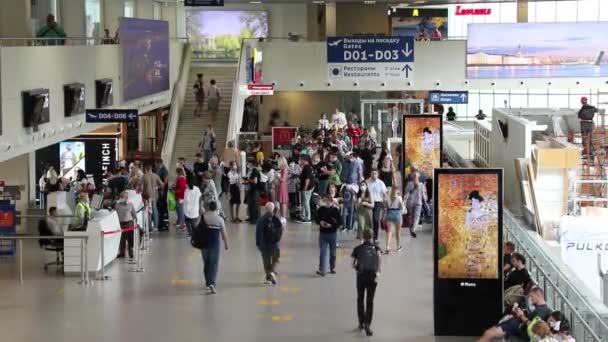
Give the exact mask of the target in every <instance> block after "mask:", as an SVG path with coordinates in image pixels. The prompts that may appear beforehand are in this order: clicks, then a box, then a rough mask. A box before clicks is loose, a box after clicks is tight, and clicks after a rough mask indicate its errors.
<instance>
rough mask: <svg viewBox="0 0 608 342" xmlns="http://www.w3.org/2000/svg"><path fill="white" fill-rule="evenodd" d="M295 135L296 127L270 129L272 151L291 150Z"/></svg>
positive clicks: (296, 132)
mask: <svg viewBox="0 0 608 342" xmlns="http://www.w3.org/2000/svg"><path fill="white" fill-rule="evenodd" d="M296 134H298V128H297V127H272V150H273V151H279V150H291V145H292V143H293V138H295V136H296Z"/></svg>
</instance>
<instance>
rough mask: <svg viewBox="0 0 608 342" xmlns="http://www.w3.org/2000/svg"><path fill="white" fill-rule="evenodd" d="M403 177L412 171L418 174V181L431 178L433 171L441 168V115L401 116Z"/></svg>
mask: <svg viewBox="0 0 608 342" xmlns="http://www.w3.org/2000/svg"><path fill="white" fill-rule="evenodd" d="M402 126H403V134H402V139H403V160H404V161H405V163H404V165H405V168H404V170H403V177H404V179H407V178H408V176H409V175H410V173H411V171H412V170H414V169H415V170H417V171H418V172H420V179H421V180H425V179H430V178H432V177H433V169H435V168H437V167H441V151H442V146H443V145H442V143H443V122H442V118H441V115H430V114H429V115H420V114H414V115H411V114H406V115H403V125H402Z"/></svg>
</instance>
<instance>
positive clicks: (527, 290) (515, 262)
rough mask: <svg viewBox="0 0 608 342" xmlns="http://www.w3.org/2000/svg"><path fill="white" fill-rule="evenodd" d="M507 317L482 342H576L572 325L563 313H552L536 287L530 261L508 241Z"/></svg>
mask: <svg viewBox="0 0 608 342" xmlns="http://www.w3.org/2000/svg"><path fill="white" fill-rule="evenodd" d="M503 252H504V256H503V265H504V266H503V272H504V287H503V288H504V290H505V292H504V301H505V303H504V306H505V307H506V310H505V312H504V317H503V318H502V319H500V320H499V322H498V323H497V324H496V325H495V326H493V327H491V328H489V329H487V330H486V331H485V332H484V334H483V335H482V336H481V338H480V340H479V341H480V342H490V341H493V340H494V339H497V338H505V339H507V340H524V341H527V340H530V341H534V342H558V341H567V342H574V341H575V339H574V337H573V331H572V326H571V324H570V321H569V320H568V318H567V317H566V316H565V313H563V312H561V311H554V310H552V309H551V308H550V307H549V306H548V304H547V302H546V301H545V292H544V291H543V289H542V288H541V287H539V286H538V284H535V283H534V281H533V280H532V278H531V277H530V273H529V272H528V269H527V268H526V257H525V256H524V255H523V254H521V253H518V252H515V245H514V244H513V243H512V242H510V241H508V242H506V243H505V245H504V247H503Z"/></svg>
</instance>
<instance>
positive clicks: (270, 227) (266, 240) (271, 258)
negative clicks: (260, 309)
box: [255, 202, 283, 285]
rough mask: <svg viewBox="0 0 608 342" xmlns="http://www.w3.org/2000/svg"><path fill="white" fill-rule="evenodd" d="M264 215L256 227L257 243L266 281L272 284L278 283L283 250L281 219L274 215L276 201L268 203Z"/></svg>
mask: <svg viewBox="0 0 608 342" xmlns="http://www.w3.org/2000/svg"><path fill="white" fill-rule="evenodd" d="M264 208H265V212H264V215H262V216H261V217H260V218H259V219H258V221H257V223H256V229H255V245H256V246H257V247H258V249H259V250H260V253H261V254H262V262H263V263H264V272H266V282H267V283H271V284H272V285H276V284H277V276H276V273H275V269H276V265H277V264H278V263H279V257H280V256H281V250H280V249H279V242H280V241H281V236H282V232H283V224H282V223H281V220H280V219H279V218H278V217H276V216H275V215H274V211H275V210H274V209H275V207H274V203H272V202H268V203H266V206H265V207H264Z"/></svg>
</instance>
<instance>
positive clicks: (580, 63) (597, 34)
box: [467, 22, 608, 78]
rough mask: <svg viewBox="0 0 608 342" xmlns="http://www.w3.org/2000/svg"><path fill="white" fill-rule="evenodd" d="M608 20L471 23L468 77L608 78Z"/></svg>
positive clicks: (468, 47)
mask: <svg viewBox="0 0 608 342" xmlns="http://www.w3.org/2000/svg"><path fill="white" fill-rule="evenodd" d="M601 32H608V22H572V23H518V24H469V27H468V39H467V77H468V78H535V77H536V78H550V77H606V76H608V65H607V64H608V59H607V58H606V50H607V49H608V35H606V34H601Z"/></svg>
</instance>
